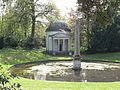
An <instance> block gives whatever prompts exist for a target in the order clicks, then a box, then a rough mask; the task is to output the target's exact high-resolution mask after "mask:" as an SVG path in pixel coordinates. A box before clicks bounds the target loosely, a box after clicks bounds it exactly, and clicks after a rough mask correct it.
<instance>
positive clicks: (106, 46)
mask: <svg viewBox="0 0 120 90" xmlns="http://www.w3.org/2000/svg"><path fill="white" fill-rule="evenodd" d="M99 29H100V28H99V26H98V24H96V25H95V26H94V27H93V28H92V30H91V37H90V46H91V47H90V48H88V50H87V51H88V52H90V53H96V52H113V51H114V52H115V51H120V33H119V32H120V16H116V17H114V23H113V24H111V25H108V26H107V28H106V29H104V30H99Z"/></svg>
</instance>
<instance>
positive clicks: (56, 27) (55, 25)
mask: <svg viewBox="0 0 120 90" xmlns="http://www.w3.org/2000/svg"><path fill="white" fill-rule="evenodd" d="M60 30H65V31H70V29H69V28H68V25H67V23H65V22H63V21H53V22H51V23H50V25H49V27H48V28H47V29H46V31H60Z"/></svg>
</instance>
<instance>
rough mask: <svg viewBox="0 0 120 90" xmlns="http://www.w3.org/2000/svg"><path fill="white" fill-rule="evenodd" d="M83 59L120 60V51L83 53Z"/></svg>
mask: <svg viewBox="0 0 120 90" xmlns="http://www.w3.org/2000/svg"><path fill="white" fill-rule="evenodd" d="M82 58H83V60H84V59H85V60H104V61H114V62H120V52H114V53H102V54H83V55H82Z"/></svg>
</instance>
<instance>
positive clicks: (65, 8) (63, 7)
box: [0, 0, 77, 16]
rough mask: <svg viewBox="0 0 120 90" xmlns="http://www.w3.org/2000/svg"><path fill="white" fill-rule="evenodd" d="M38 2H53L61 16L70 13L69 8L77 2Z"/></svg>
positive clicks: (57, 0) (75, 0)
mask: <svg viewBox="0 0 120 90" xmlns="http://www.w3.org/2000/svg"><path fill="white" fill-rule="evenodd" d="M40 1H42V2H44V1H45V2H47V1H53V2H54V3H55V5H56V6H57V7H58V8H59V9H60V13H61V15H62V16H64V15H66V14H67V13H68V12H69V11H70V8H75V6H76V2H77V0H40ZM0 2H1V0H0ZM0 11H1V9H0Z"/></svg>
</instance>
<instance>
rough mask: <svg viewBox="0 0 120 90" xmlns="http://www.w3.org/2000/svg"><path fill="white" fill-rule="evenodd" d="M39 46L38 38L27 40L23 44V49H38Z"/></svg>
mask: <svg viewBox="0 0 120 90" xmlns="http://www.w3.org/2000/svg"><path fill="white" fill-rule="evenodd" d="M40 46H41V40H40V39H39V38H34V39H33V38H31V37H29V38H27V39H26V41H25V42H24V48H25V49H34V48H35V49H39V48H40Z"/></svg>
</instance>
